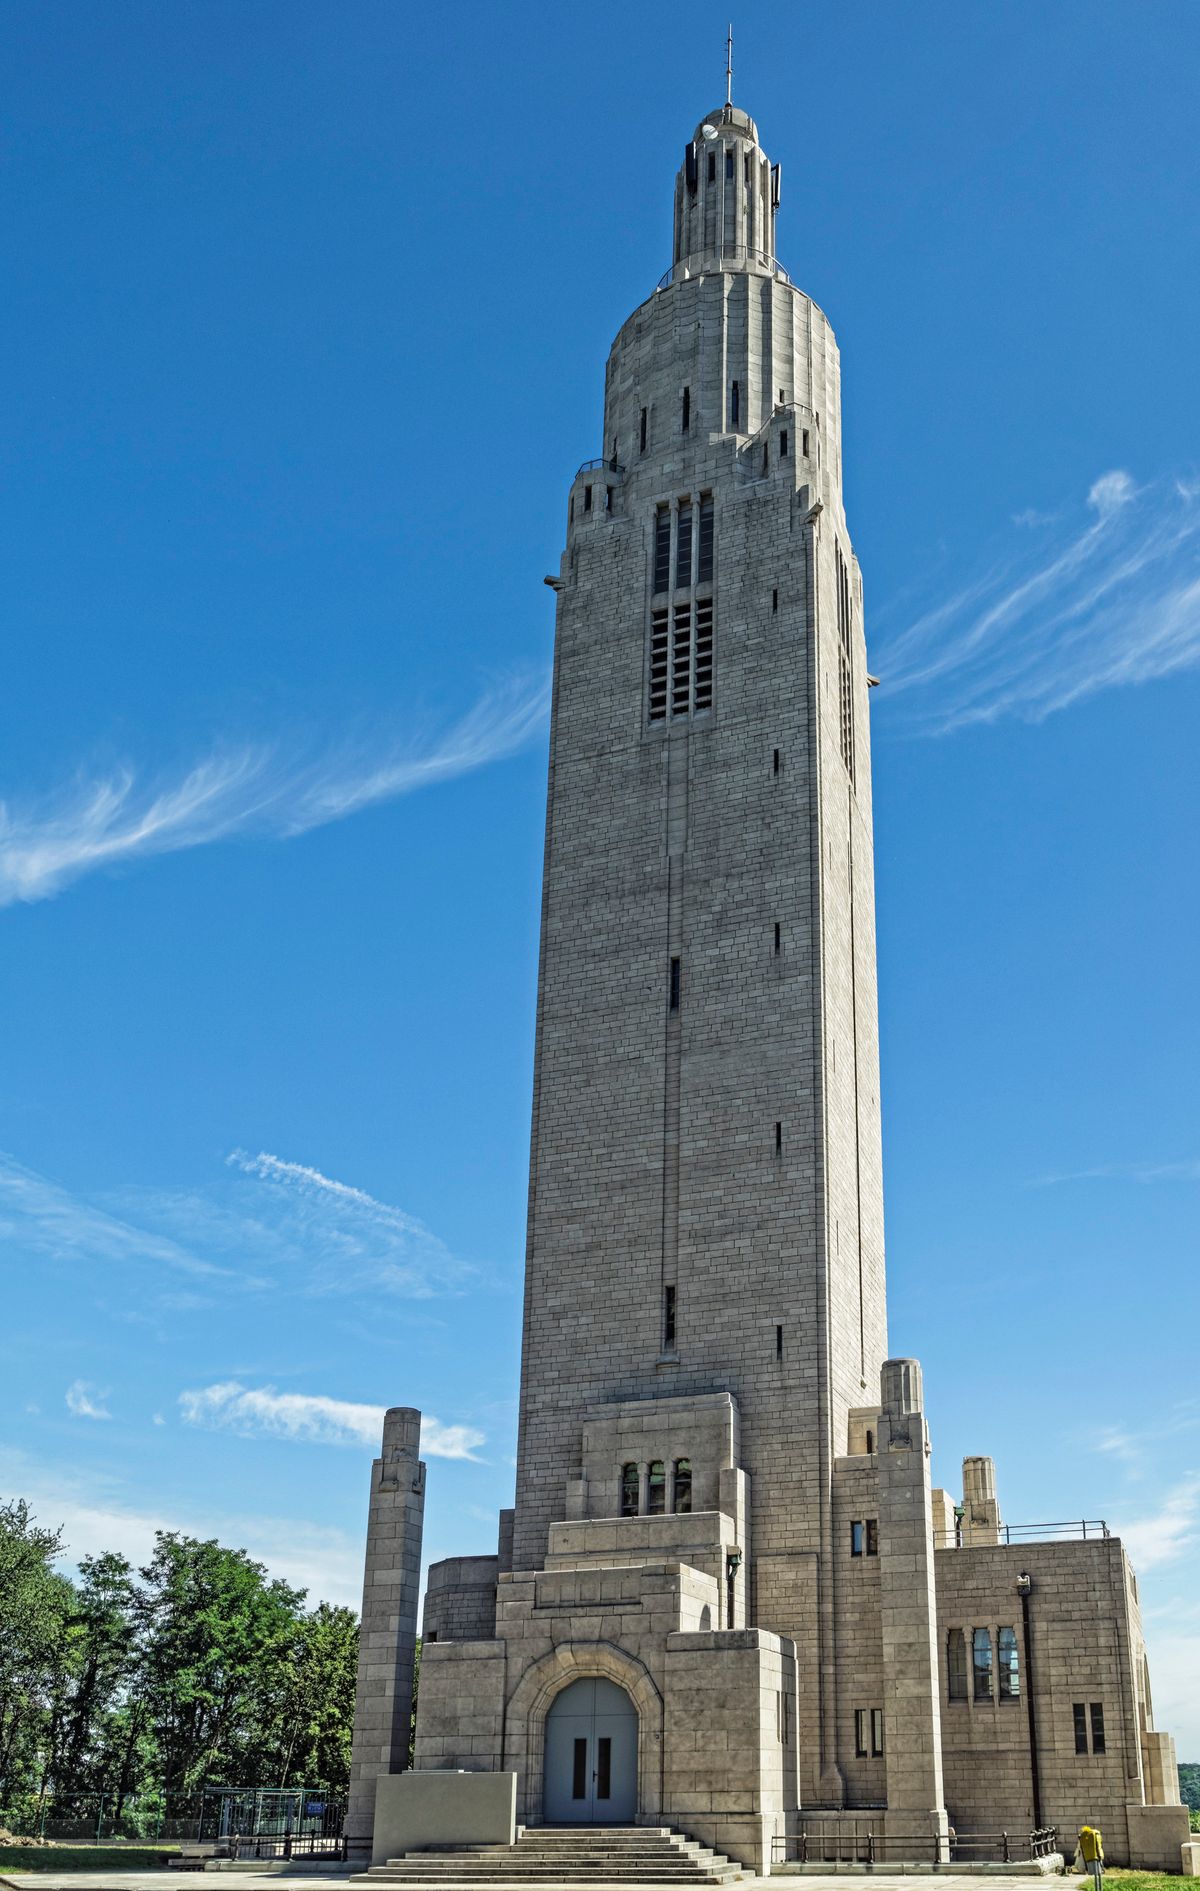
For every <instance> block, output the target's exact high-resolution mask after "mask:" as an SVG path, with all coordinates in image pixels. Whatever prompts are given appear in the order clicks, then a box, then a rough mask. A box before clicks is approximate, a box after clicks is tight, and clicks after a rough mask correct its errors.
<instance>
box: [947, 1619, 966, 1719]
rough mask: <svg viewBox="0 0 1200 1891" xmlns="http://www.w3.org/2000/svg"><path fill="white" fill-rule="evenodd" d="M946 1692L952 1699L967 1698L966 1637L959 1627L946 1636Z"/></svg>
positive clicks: (961, 1699) (960, 1699) (962, 1699)
mask: <svg viewBox="0 0 1200 1891" xmlns="http://www.w3.org/2000/svg"><path fill="white" fill-rule="evenodd" d="M946 1693H947V1695H948V1697H949V1699H950V1700H952V1701H965V1700H966V1698H967V1638H966V1636H965V1635H964V1634H963V1631H962V1629H961V1628H952V1629H950V1630H949V1632H948V1633H947V1636H946Z"/></svg>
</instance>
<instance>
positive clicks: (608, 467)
mask: <svg viewBox="0 0 1200 1891" xmlns="http://www.w3.org/2000/svg"><path fill="white" fill-rule="evenodd" d="M624 471H625V468H624V467H623V466H622V465H621V464H620V462H619V461H617V460H605V459H599V460H585V461H584V462H583V465H582V466H581V467H580V469H579V473H599V472H605V473H617V474H620V473H623V472H624ZM579 473H576V475H575V477H576V479H578V478H579Z"/></svg>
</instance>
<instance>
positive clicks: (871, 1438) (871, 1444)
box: [867, 1431, 875, 1458]
mask: <svg viewBox="0 0 1200 1891" xmlns="http://www.w3.org/2000/svg"><path fill="white" fill-rule="evenodd" d="M874 1455H875V1433H874V1432H873V1431H868V1433H867V1456H868V1457H869V1458H871V1457H874Z"/></svg>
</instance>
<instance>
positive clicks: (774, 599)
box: [771, 590, 779, 611]
mask: <svg viewBox="0 0 1200 1891" xmlns="http://www.w3.org/2000/svg"><path fill="white" fill-rule="evenodd" d="M771 609H772V611H777V610H778V609H779V592H778V590H775V591H772V593H771Z"/></svg>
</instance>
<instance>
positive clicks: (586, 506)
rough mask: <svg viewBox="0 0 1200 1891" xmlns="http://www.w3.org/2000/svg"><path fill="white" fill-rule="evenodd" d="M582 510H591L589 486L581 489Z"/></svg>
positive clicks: (590, 490)
mask: <svg viewBox="0 0 1200 1891" xmlns="http://www.w3.org/2000/svg"><path fill="white" fill-rule="evenodd" d="M583 509H584V511H585V512H590V511H591V509H592V489H591V487H590V486H585V487H584V489H583Z"/></svg>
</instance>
